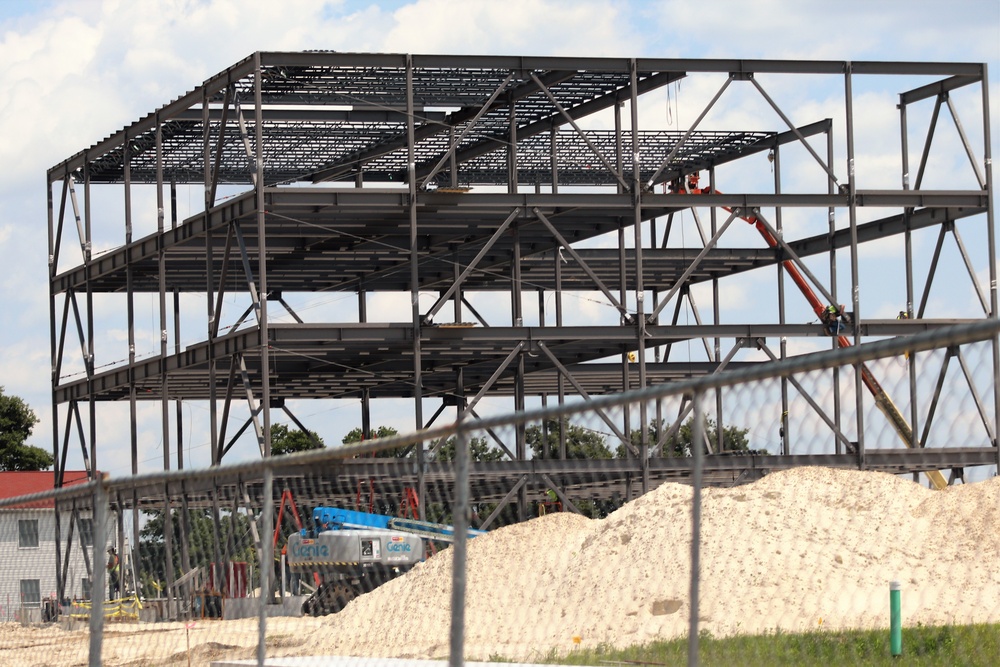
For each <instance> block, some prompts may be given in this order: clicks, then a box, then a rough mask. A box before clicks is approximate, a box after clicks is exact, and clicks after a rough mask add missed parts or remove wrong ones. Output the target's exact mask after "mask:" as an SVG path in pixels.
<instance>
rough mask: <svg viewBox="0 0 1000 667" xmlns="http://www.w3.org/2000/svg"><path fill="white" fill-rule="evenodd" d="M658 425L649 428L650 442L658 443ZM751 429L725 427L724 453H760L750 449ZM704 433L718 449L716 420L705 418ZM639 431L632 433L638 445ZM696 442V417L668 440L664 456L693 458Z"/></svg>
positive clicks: (651, 425) (633, 439) (664, 447)
mask: <svg viewBox="0 0 1000 667" xmlns="http://www.w3.org/2000/svg"><path fill="white" fill-rule="evenodd" d="M656 430H657V429H656V425H655V423H653V424H650V426H649V432H650V435H649V438H650V442H656ZM749 432H750V429H749V428H740V427H738V426H725V427H723V429H722V451H724V452H745V453H748V454H756V453H758V452H756V451H754V450H751V449H750V440H749V438H747V433H749ZM704 433H705V435H706V436H707V437H708V441H709V442H710V443H712V447H713V448H714V447H716V445H717V443H718V441H719V439H718V438H719V429H718V426H717V425H716V423H715V420H713V419H710V418H708V417H706V418H705V425H704ZM638 434H639V431H633V432H632V441H633V442H634V443H637V442H638V441H637V436H638ZM693 441H694V417H691V418H690V419H688V420H687V421H686V422H684V423H683V424H682V425H681V427H680V428H679V429H678V430H677V434H676V435H674V436H673V437H672V438H670V440H668V441H667V442H666V443H665V444H664V446H663V454H664V456H691V443H692V442H693Z"/></svg>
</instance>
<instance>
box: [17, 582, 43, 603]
mask: <svg viewBox="0 0 1000 667" xmlns="http://www.w3.org/2000/svg"><path fill="white" fill-rule="evenodd" d="M41 605H42V589H41V586H39V583H38V579H22V580H21V606H22V607H40V606H41Z"/></svg>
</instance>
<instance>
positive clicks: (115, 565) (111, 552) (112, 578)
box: [107, 547, 121, 600]
mask: <svg viewBox="0 0 1000 667" xmlns="http://www.w3.org/2000/svg"><path fill="white" fill-rule="evenodd" d="M107 570H108V599H109V600H117V599H118V596H119V594H120V593H119V592H120V590H121V584H120V582H119V576H118V575H119V573H120V572H121V559H119V558H118V554H117V553H116V552H115V548H114V547H108V565H107Z"/></svg>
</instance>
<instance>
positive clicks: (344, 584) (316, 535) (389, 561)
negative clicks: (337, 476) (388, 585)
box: [287, 507, 484, 616]
mask: <svg viewBox="0 0 1000 667" xmlns="http://www.w3.org/2000/svg"><path fill="white" fill-rule="evenodd" d="M312 516H313V522H314V524H315V526H316V527H317V528H316V530H315V531H310V530H301V531H299V532H298V533H292V534H291V535H289V537H288V551H287V558H288V569H289V571H290V572H292V573H293V574H298V575H306V574H314V575H315V576H316V577H317V580H318V581H319V587H318V588H317V589H316V591H315V592H314V593H313V594H312V595H310V596H309V597H308V598H307V599H306V600H305V602H303V603H302V613H303V614H307V615H310V616H322V615H325V614H335V613H337V612H338V611H340V610H341V609H343V608H344V607H345V606H347V603H348V602H350V601H351V600H353V599H354V598H355V597H357V596H359V595H362V594H364V593H367V592H368V591H371V590H373V589H375V588H377V587H378V586H381V585H382V584H384V583H385V582H386V581H389V580H390V579H394V578H396V577H398V576H400V575H402V574H404V573H406V572H407V571H409V570H410V569H411V568H412V567H413V566H414V565H416V564H417V563H419V562H420V561H422V560H423V559H424V554H425V544H424V540H425V539H429V540H436V541H440V542H453V541H454V539H455V528H454V527H453V526H449V525H445V524H440V523H431V522H429V521H417V520H415V519H408V518H401V517H393V516H387V515H383V514H373V513H371V512H357V511H354V510H347V509H341V508H338V507H317V508H316V509H314V510H313V514H312ZM482 534H484V531H481V530H474V529H469V531H468V533H467V535H468V537H470V538H471V537H476V536H477V535H482Z"/></svg>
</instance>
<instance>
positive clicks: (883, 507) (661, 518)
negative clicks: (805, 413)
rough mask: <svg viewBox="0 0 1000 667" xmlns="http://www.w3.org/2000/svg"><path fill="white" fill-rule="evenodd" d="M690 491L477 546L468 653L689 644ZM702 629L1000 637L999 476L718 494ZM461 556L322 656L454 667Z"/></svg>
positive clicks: (366, 599) (395, 590) (708, 511)
mask: <svg viewBox="0 0 1000 667" xmlns="http://www.w3.org/2000/svg"><path fill="white" fill-rule="evenodd" d="M691 497H692V489H691V488H690V487H688V486H686V485H678V484H666V485H663V486H661V487H659V488H658V489H656V490H654V491H652V492H650V493H648V494H646V495H645V496H643V497H641V498H638V499H636V500H635V501H633V502H631V503H628V504H626V505H625V506H623V507H622V508H621V509H619V510H618V511H616V512H614V513H613V514H611V515H610V516H609V517H608V518H607V519H604V520H601V521H592V520H588V519H585V518H583V517H580V516H577V515H573V514H568V513H563V514H550V515H547V516H544V517H540V518H538V519H534V520H532V521H529V522H527V523H523V524H519V525H515V526H508V527H505V528H501V529H498V530H495V531H492V532H490V533H489V534H487V535H485V536H482V537H478V538H476V539H475V540H473V541H472V542H470V543H469V559H468V597H467V608H466V639H465V645H466V654H467V656H469V657H470V658H476V659H487V658H489V657H490V656H503V657H505V658H510V659H518V660H530V659H533V658H538V657H540V656H544V655H548V654H549V653H550V652H551V651H553V650H554V651H556V652H559V653H561V652H565V651H569V650H571V649H573V648H574V647H578V646H596V645H599V644H605V645H609V646H615V647H624V646H629V645H633V644H636V643H642V642H648V641H652V640H654V639H660V638H670V637H676V636H682V635H685V634H686V633H687V627H688V622H689V616H690V611H691V610H690V606H689V604H688V598H689V586H690V584H689V579H690V558H691V552H690V541H691ZM702 521H703V524H702V531H701V537H702V544H701V583H700V590H701V597H700V600H701V604H700V610H699V616H700V620H701V623H700V627H701V628H702V629H704V630H708V631H709V632H711V633H712V634H713V635H716V636H724V635H729V634H734V633H758V632H765V631H769V630H775V629H778V628H780V629H782V630H785V631H791V632H794V631H803V630H810V629H816V628H830V629H839V628H858V627H862V628H863V627H874V626H887V625H888V612H889V609H888V587H889V582H890V581H891V580H898V581H900V582H902V584H903V595H902V599H903V617H904V620H905V622H906V623H908V624H915V623H918V622H920V623H924V624H935V623H970V622H997V621H1000V572H998V571H997V569H996V567H995V563H996V562H997V560H998V559H1000V533H998V531H997V526H998V525H1000V478H994V479H991V480H990V481H987V482H981V483H978V484H973V485H968V486H957V487H952V488H949V489H946V490H944V491H931V490H929V489H926V488H924V487H922V486H920V485H918V484H914V483H912V482H910V481H908V480H905V479H902V478H899V477H894V476H892V475H886V474H880V473H868V472H857V471H843V470H831V469H825V468H800V469H796V470H790V471H786V472H779V473H774V474H772V475H769V476H767V477H766V478H764V479H763V480H761V481H759V482H757V483H755V484H751V485H746V486H741V487H737V488H733V489H706V490H705V491H704V493H703V509H702ZM451 574H452V560H451V554H450V551H445V552H442V553H440V554H439V555H437V556H435V557H434V558H432V559H430V560H429V561H427V562H426V563H423V564H421V565H420V566H418V567H416V568H414V570H412V571H411V572H410V573H408V574H407V575H406V576H404V577H401V578H399V579H396V580H394V581H391V582H389V583H387V584H386V585H384V586H382V587H380V588H378V589H377V590H375V591H373V592H372V593H370V594H368V595H365V596H363V597H361V598H358V599H357V600H355V601H354V602H352V603H351V604H350V605H348V607H347V608H346V609H345V610H344V611H343V612H341V613H340V614H337V615H335V616H331V617H327V619H325V620H324V622H323V623H324V627H322V628H321V629H318V630H316V631H315V632H314V633H313V634H312V635H311V637H310V641H308V642H306V644H307V645H309V646H310V647H311V649H312V652H313V653H328V654H339V655H367V656H385V657H427V656H431V657H445V656H447V653H448V644H449V630H450V603H451V600H450V595H451Z"/></svg>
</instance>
